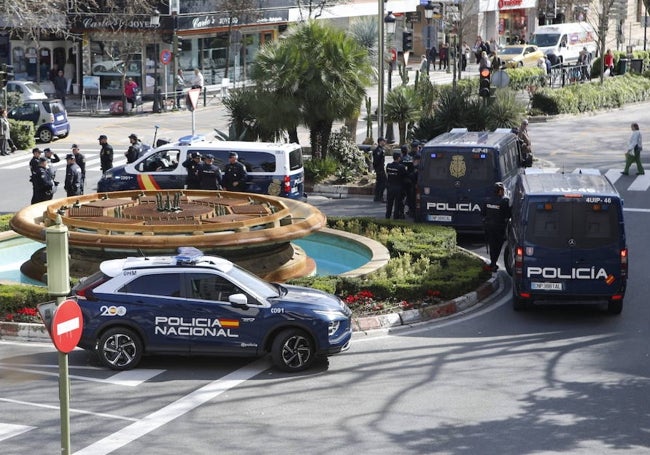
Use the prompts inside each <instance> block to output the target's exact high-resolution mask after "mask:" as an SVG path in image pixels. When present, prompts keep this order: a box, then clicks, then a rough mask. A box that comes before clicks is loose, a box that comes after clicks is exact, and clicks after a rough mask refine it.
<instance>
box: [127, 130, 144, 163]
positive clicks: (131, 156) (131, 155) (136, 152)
mask: <svg viewBox="0 0 650 455" xmlns="http://www.w3.org/2000/svg"><path fill="white" fill-rule="evenodd" d="M129 142H131V145H129V148H128V149H127V150H126V152H125V153H124V155H125V156H126V162H127V163H133V162H134V161H135V160H137V159H138V157H139V156H140V150H141V148H142V147H141V142H140V141H139V140H138V136H137V134H134V133H131V134H129Z"/></svg>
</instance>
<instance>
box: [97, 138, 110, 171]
mask: <svg viewBox="0 0 650 455" xmlns="http://www.w3.org/2000/svg"><path fill="white" fill-rule="evenodd" d="M97 140H98V141H99V145H100V147H101V148H100V149H99V162H100V169H101V170H102V173H104V172H106V171H108V170H109V169H111V168H112V167H113V147H112V146H111V145H110V144H109V143H108V137H107V136H106V135H105V134H100V136H99V138H97Z"/></svg>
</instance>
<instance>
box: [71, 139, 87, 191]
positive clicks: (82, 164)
mask: <svg viewBox="0 0 650 455" xmlns="http://www.w3.org/2000/svg"><path fill="white" fill-rule="evenodd" d="M72 154H73V155H74V160H75V162H76V163H77V166H79V169H80V170H81V193H79V194H84V184H85V183H86V157H85V156H83V155H82V154H81V152H80V151H79V146H78V145H77V144H72Z"/></svg>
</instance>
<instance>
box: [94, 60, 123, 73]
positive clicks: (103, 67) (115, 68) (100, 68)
mask: <svg viewBox="0 0 650 455" xmlns="http://www.w3.org/2000/svg"><path fill="white" fill-rule="evenodd" d="M123 70H124V62H123V61H122V60H104V61H101V62H97V63H95V64H93V74H95V73H116V72H121V71H123Z"/></svg>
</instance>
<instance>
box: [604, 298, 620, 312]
mask: <svg viewBox="0 0 650 455" xmlns="http://www.w3.org/2000/svg"><path fill="white" fill-rule="evenodd" d="M621 311H623V299H621V300H610V301H609V302H608V303H607V312H608V313H609V314H621Z"/></svg>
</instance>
